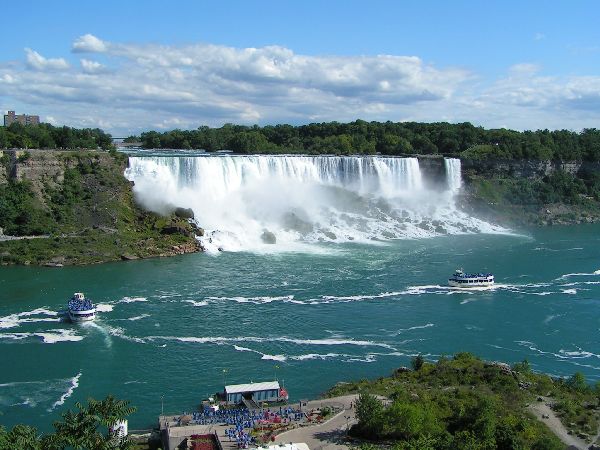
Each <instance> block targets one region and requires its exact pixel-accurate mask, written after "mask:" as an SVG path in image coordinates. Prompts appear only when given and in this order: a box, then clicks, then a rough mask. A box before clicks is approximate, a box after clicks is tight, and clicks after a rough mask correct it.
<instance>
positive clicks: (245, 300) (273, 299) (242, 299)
mask: <svg viewBox="0 0 600 450" xmlns="http://www.w3.org/2000/svg"><path fill="white" fill-rule="evenodd" d="M293 299H294V296H293V295H282V296H275V297H270V296H262V297H242V296H238V297H207V298H206V300H210V301H234V302H237V303H252V304H254V305H260V304H264V303H271V302H277V301H283V302H287V301H291V300H293ZM202 306H203V305H202Z"/></svg>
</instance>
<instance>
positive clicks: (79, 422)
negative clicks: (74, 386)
mask: <svg viewBox="0 0 600 450" xmlns="http://www.w3.org/2000/svg"><path fill="white" fill-rule="evenodd" d="M75 406H76V407H77V409H78V411H76V412H73V411H70V410H69V411H67V412H66V413H64V414H63V415H62V417H63V420H62V421H57V422H54V430H55V431H54V433H49V434H41V435H40V433H38V431H37V430H36V429H35V428H34V427H30V426H27V425H16V426H15V427H13V428H12V430H10V431H8V430H6V429H4V428H3V427H1V426H0V449H11V450H12V449H15V450H17V449H28V450H63V449H86V450H129V449H132V448H133V444H132V443H131V442H130V440H129V439H128V438H127V437H125V438H118V437H117V436H116V435H115V434H113V433H111V432H110V431H109V428H110V427H111V426H113V425H114V424H115V423H116V422H117V421H119V420H122V419H125V418H126V417H127V416H128V415H130V414H132V413H133V412H134V411H135V409H136V408H134V407H131V406H129V402H128V401H124V400H117V399H115V398H114V397H112V396H110V395H109V396H108V397H106V398H105V399H104V400H94V399H90V400H89V401H88V404H87V405H82V404H81V403H76V404H75Z"/></svg>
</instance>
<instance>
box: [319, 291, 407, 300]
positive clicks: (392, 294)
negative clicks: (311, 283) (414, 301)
mask: <svg viewBox="0 0 600 450" xmlns="http://www.w3.org/2000/svg"><path fill="white" fill-rule="evenodd" d="M398 295H402V292H382V293H380V294H372V295H368V294H364V295H349V296H336V295H323V296H321V298H322V299H323V300H325V301H339V302H348V301H360V300H373V299H376V298H386V297H396V296H398Z"/></svg>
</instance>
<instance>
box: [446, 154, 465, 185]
mask: <svg viewBox="0 0 600 450" xmlns="http://www.w3.org/2000/svg"><path fill="white" fill-rule="evenodd" d="M444 167H445V169H446V180H447V183H448V189H450V191H451V192H453V193H455V192H457V191H458V190H460V187H461V186H462V176H461V167H460V159H458V158H444Z"/></svg>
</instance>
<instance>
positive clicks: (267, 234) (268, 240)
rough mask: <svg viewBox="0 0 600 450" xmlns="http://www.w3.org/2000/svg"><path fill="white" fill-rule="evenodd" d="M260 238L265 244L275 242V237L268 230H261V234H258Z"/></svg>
mask: <svg viewBox="0 0 600 450" xmlns="http://www.w3.org/2000/svg"><path fill="white" fill-rule="evenodd" d="M260 238H261V239H262V241H263V242H264V243H265V244H276V243H277V237H276V236H275V234H273V233H272V232H271V231H269V230H265V231H263V234H261V235H260Z"/></svg>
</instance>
